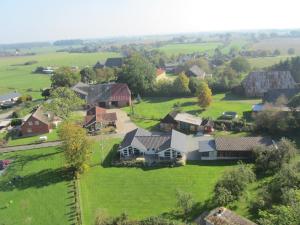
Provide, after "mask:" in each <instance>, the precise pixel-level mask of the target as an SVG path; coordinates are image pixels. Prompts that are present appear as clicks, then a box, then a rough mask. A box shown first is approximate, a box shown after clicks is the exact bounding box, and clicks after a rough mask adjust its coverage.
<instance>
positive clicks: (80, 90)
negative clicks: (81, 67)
mask: <svg viewBox="0 0 300 225" xmlns="http://www.w3.org/2000/svg"><path fill="white" fill-rule="evenodd" d="M72 90H73V91H75V93H77V94H78V96H80V97H81V98H82V99H84V100H85V101H86V104H87V105H89V106H90V107H92V106H100V107H104V108H110V107H124V106H129V105H131V92H130V90H129V88H128V86H127V84H124V83H107V84H95V85H88V84H84V83H82V82H79V83H77V84H76V85H74V86H73V87H72Z"/></svg>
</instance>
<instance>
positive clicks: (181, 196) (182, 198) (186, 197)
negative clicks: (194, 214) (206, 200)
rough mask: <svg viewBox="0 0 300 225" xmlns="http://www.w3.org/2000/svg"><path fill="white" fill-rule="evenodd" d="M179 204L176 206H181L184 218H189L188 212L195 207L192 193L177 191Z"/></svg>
mask: <svg viewBox="0 0 300 225" xmlns="http://www.w3.org/2000/svg"><path fill="white" fill-rule="evenodd" d="M176 198H177V204H176V206H177V207H178V208H179V210H180V211H181V213H182V214H183V216H184V218H185V219H187V217H188V214H189V213H190V212H191V211H192V209H193V207H194V201H193V197H192V195H191V194H189V193H186V192H182V191H177V192H176Z"/></svg>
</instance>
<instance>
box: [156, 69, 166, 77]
mask: <svg viewBox="0 0 300 225" xmlns="http://www.w3.org/2000/svg"><path fill="white" fill-rule="evenodd" d="M161 75H166V71H165V70H164V69H161V68H158V69H156V76H157V77H158V76H161Z"/></svg>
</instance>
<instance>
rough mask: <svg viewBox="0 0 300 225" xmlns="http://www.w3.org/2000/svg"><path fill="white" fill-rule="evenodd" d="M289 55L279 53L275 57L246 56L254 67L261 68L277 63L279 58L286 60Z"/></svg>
mask: <svg viewBox="0 0 300 225" xmlns="http://www.w3.org/2000/svg"><path fill="white" fill-rule="evenodd" d="M289 57H290V56H288V55H280V56H276V57H258V58H248V61H249V63H250V65H251V67H253V68H254V69H261V68H265V67H269V66H272V65H274V64H276V63H279V62H280V61H281V60H282V61H283V60H286V59H287V58H289Z"/></svg>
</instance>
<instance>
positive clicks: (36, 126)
mask: <svg viewBox="0 0 300 225" xmlns="http://www.w3.org/2000/svg"><path fill="white" fill-rule="evenodd" d="M50 129H51V126H50V125H48V124H45V123H43V122H41V121H39V120H38V119H36V118H34V117H29V119H28V120H27V121H26V122H25V123H24V124H23V125H22V126H21V133H22V135H23V136H32V135H38V134H45V133H49V131H50Z"/></svg>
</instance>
